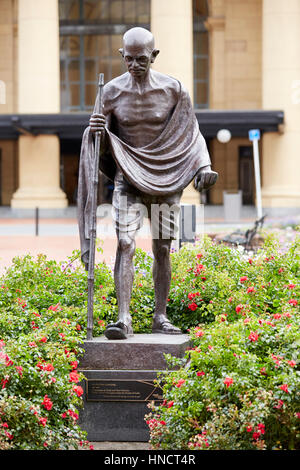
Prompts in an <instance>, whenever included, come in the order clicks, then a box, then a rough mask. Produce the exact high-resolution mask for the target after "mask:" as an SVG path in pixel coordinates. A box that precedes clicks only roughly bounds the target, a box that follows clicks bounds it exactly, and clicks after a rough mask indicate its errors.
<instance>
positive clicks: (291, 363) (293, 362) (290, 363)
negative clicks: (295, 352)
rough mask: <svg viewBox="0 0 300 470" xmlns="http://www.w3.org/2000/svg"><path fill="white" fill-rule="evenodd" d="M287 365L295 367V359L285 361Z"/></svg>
mask: <svg viewBox="0 0 300 470" xmlns="http://www.w3.org/2000/svg"><path fill="white" fill-rule="evenodd" d="M287 363H288V365H289V366H291V367H295V365H296V361H287Z"/></svg>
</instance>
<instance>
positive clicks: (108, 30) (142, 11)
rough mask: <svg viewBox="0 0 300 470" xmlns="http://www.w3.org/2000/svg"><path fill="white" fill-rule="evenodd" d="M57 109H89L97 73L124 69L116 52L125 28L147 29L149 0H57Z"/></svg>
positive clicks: (111, 74) (107, 77)
mask: <svg viewBox="0 0 300 470" xmlns="http://www.w3.org/2000/svg"><path fill="white" fill-rule="evenodd" d="M59 15H60V73H61V76H60V80H61V110H62V111H91V110H92V109H93V107H94V102H95V96H96V93H97V82H98V75H99V73H100V72H103V73H104V78H105V81H106V82H107V81H109V80H111V79H112V78H114V77H116V76H117V75H120V74H122V73H124V72H125V71H126V68H125V65H124V64H123V60H122V58H121V56H120V53H119V48H120V47H122V36H123V34H124V33H125V31H127V30H128V29H129V28H131V27H134V26H141V27H143V28H147V29H150V0H60V1H59Z"/></svg>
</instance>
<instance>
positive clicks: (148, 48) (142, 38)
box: [119, 27, 159, 79]
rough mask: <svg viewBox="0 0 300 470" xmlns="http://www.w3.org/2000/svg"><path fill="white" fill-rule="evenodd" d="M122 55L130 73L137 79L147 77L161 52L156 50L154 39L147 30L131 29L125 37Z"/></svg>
mask: <svg viewBox="0 0 300 470" xmlns="http://www.w3.org/2000/svg"><path fill="white" fill-rule="evenodd" d="M119 51H120V53H121V54H122V56H123V58H124V60H125V63H126V66H127V69H128V72H129V73H131V75H132V76H134V77H135V78H139V79H141V78H142V77H143V76H146V74H147V72H148V70H149V68H150V65H151V63H153V62H154V60H155V58H156V56H157V54H158V53H159V51H158V50H157V49H155V48H154V37H153V34H152V33H150V31H148V30H147V29H144V28H139V27H137V28H131V29H129V30H128V31H126V33H125V34H124V36H123V48H122V49H119Z"/></svg>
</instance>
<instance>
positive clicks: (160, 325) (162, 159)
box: [82, 27, 218, 339]
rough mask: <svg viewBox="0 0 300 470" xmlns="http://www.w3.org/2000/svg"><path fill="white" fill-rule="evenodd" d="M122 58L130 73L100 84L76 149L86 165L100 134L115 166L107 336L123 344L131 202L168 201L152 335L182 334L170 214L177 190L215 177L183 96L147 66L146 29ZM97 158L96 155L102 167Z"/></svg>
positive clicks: (136, 221) (128, 36) (137, 31)
mask: <svg viewBox="0 0 300 470" xmlns="http://www.w3.org/2000/svg"><path fill="white" fill-rule="evenodd" d="M120 53H121V55H122V57H123V59H124V61H125V64H126V66H127V70H128V72H126V73H124V74H123V75H121V76H118V77H117V78H114V79H113V80H111V81H110V82H108V83H107V84H106V85H105V86H104V90H103V114H97V113H93V114H92V116H91V118H90V121H89V130H87V134H86V137H85V138H84V139H83V151H82V152H83V156H82V160H83V163H82V165H84V161H86V162H88V158H87V157H86V158H85V156H84V152H86V154H87V150H86V149H87V148H88V145H92V139H91V138H90V134H91V135H92V136H93V135H94V133H95V132H98V131H100V132H101V135H102V144H103V145H102V144H101V145H102V148H105V149H108V152H110V160H109V161H110V162H113V165H114V171H113V172H112V174H113V178H114V192H113V209H114V214H115V224H116V234H117V237H118V247H117V253H116V261H115V268H114V279H115V287H116V294H117V301H118V320H117V322H116V323H113V324H110V325H108V326H107V328H106V331H105V335H106V337H107V338H108V339H124V338H126V337H127V336H128V335H132V334H133V329H132V319H131V316H130V313H129V305H130V299H131V292H132V285H133V279H134V267H133V256H134V253H135V235H136V233H137V230H138V229H139V228H140V226H141V215H139V213H137V212H134V213H132V211H131V210H130V209H131V207H133V206H134V204H136V203H137V202H139V203H142V204H143V205H144V206H145V207H147V209H149V211H150V213H151V207H152V206H154V205H161V204H167V206H168V207H172V209H173V210H172V211H170V213H169V215H168V214H165V215H164V214H163V215H162V216H160V219H159V222H157V224H158V225H157V227H159V228H158V236H155V237H152V250H153V255H154V261H153V280H154V291H155V311H154V314H153V324H152V331H153V332H154V333H163V334H181V331H180V329H179V328H177V327H175V326H174V325H172V324H171V322H170V321H169V320H168V318H167V315H166V305H167V299H168V295H169V289H170V282H171V264H170V248H171V243H172V240H173V239H174V238H175V236H176V235H175V230H176V220H175V218H176V217H175V215H174V208H175V212H176V208H178V209H179V207H180V197H181V195H182V191H183V189H184V187H186V186H187V185H188V184H189V183H190V181H192V180H193V179H194V186H195V188H196V189H197V190H198V191H201V190H202V189H207V188H209V187H211V186H212V185H213V184H215V182H216V180H217V177H218V174H217V173H216V172H214V171H212V170H211V165H210V158H209V155H208V151H207V147H206V144H205V141H204V139H203V136H202V135H201V133H200V131H199V126H198V123H197V121H196V118H195V115H194V112H193V109H192V106H191V102H190V99H189V96H188V93H187V92H186V90H185V89H184V87H183V86H182V84H181V83H180V82H179V81H178V80H177V79H175V78H172V77H170V76H167V75H164V74H161V73H159V72H157V71H154V70H152V69H151V64H152V63H153V62H154V61H155V58H156V57H157V55H158V53H159V51H158V50H157V49H155V46H154V38H153V35H152V34H151V33H150V32H149V31H148V30H146V29H144V28H139V27H137V28H132V29H130V30H129V31H127V32H126V33H125V34H124V36H123V48H122V49H120ZM89 139H90V140H89ZM85 142H86V143H85ZM102 153H103V152H102ZM101 158H102V157H101V155H100V162H101ZM100 167H101V163H100ZM82 174H84V170H82ZM82 179H84V178H83V177H82ZM82 194H83V193H82ZM86 198H87V200H88V195H87V196H86ZM123 201H126V203H125V207H124V205H122V202H123ZM149 217H150V222H151V224H152V223H154V221H153V220H152V219H151V215H149ZM164 226H168V236H162V227H164ZM85 259H86V258H85Z"/></svg>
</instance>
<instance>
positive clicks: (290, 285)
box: [288, 284, 296, 289]
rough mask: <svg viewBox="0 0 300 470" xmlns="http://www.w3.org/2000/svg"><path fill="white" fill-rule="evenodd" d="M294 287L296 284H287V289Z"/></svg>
mask: <svg viewBox="0 0 300 470" xmlns="http://www.w3.org/2000/svg"><path fill="white" fill-rule="evenodd" d="M295 287H296V284H289V285H288V288H289V289H294V288H295Z"/></svg>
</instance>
